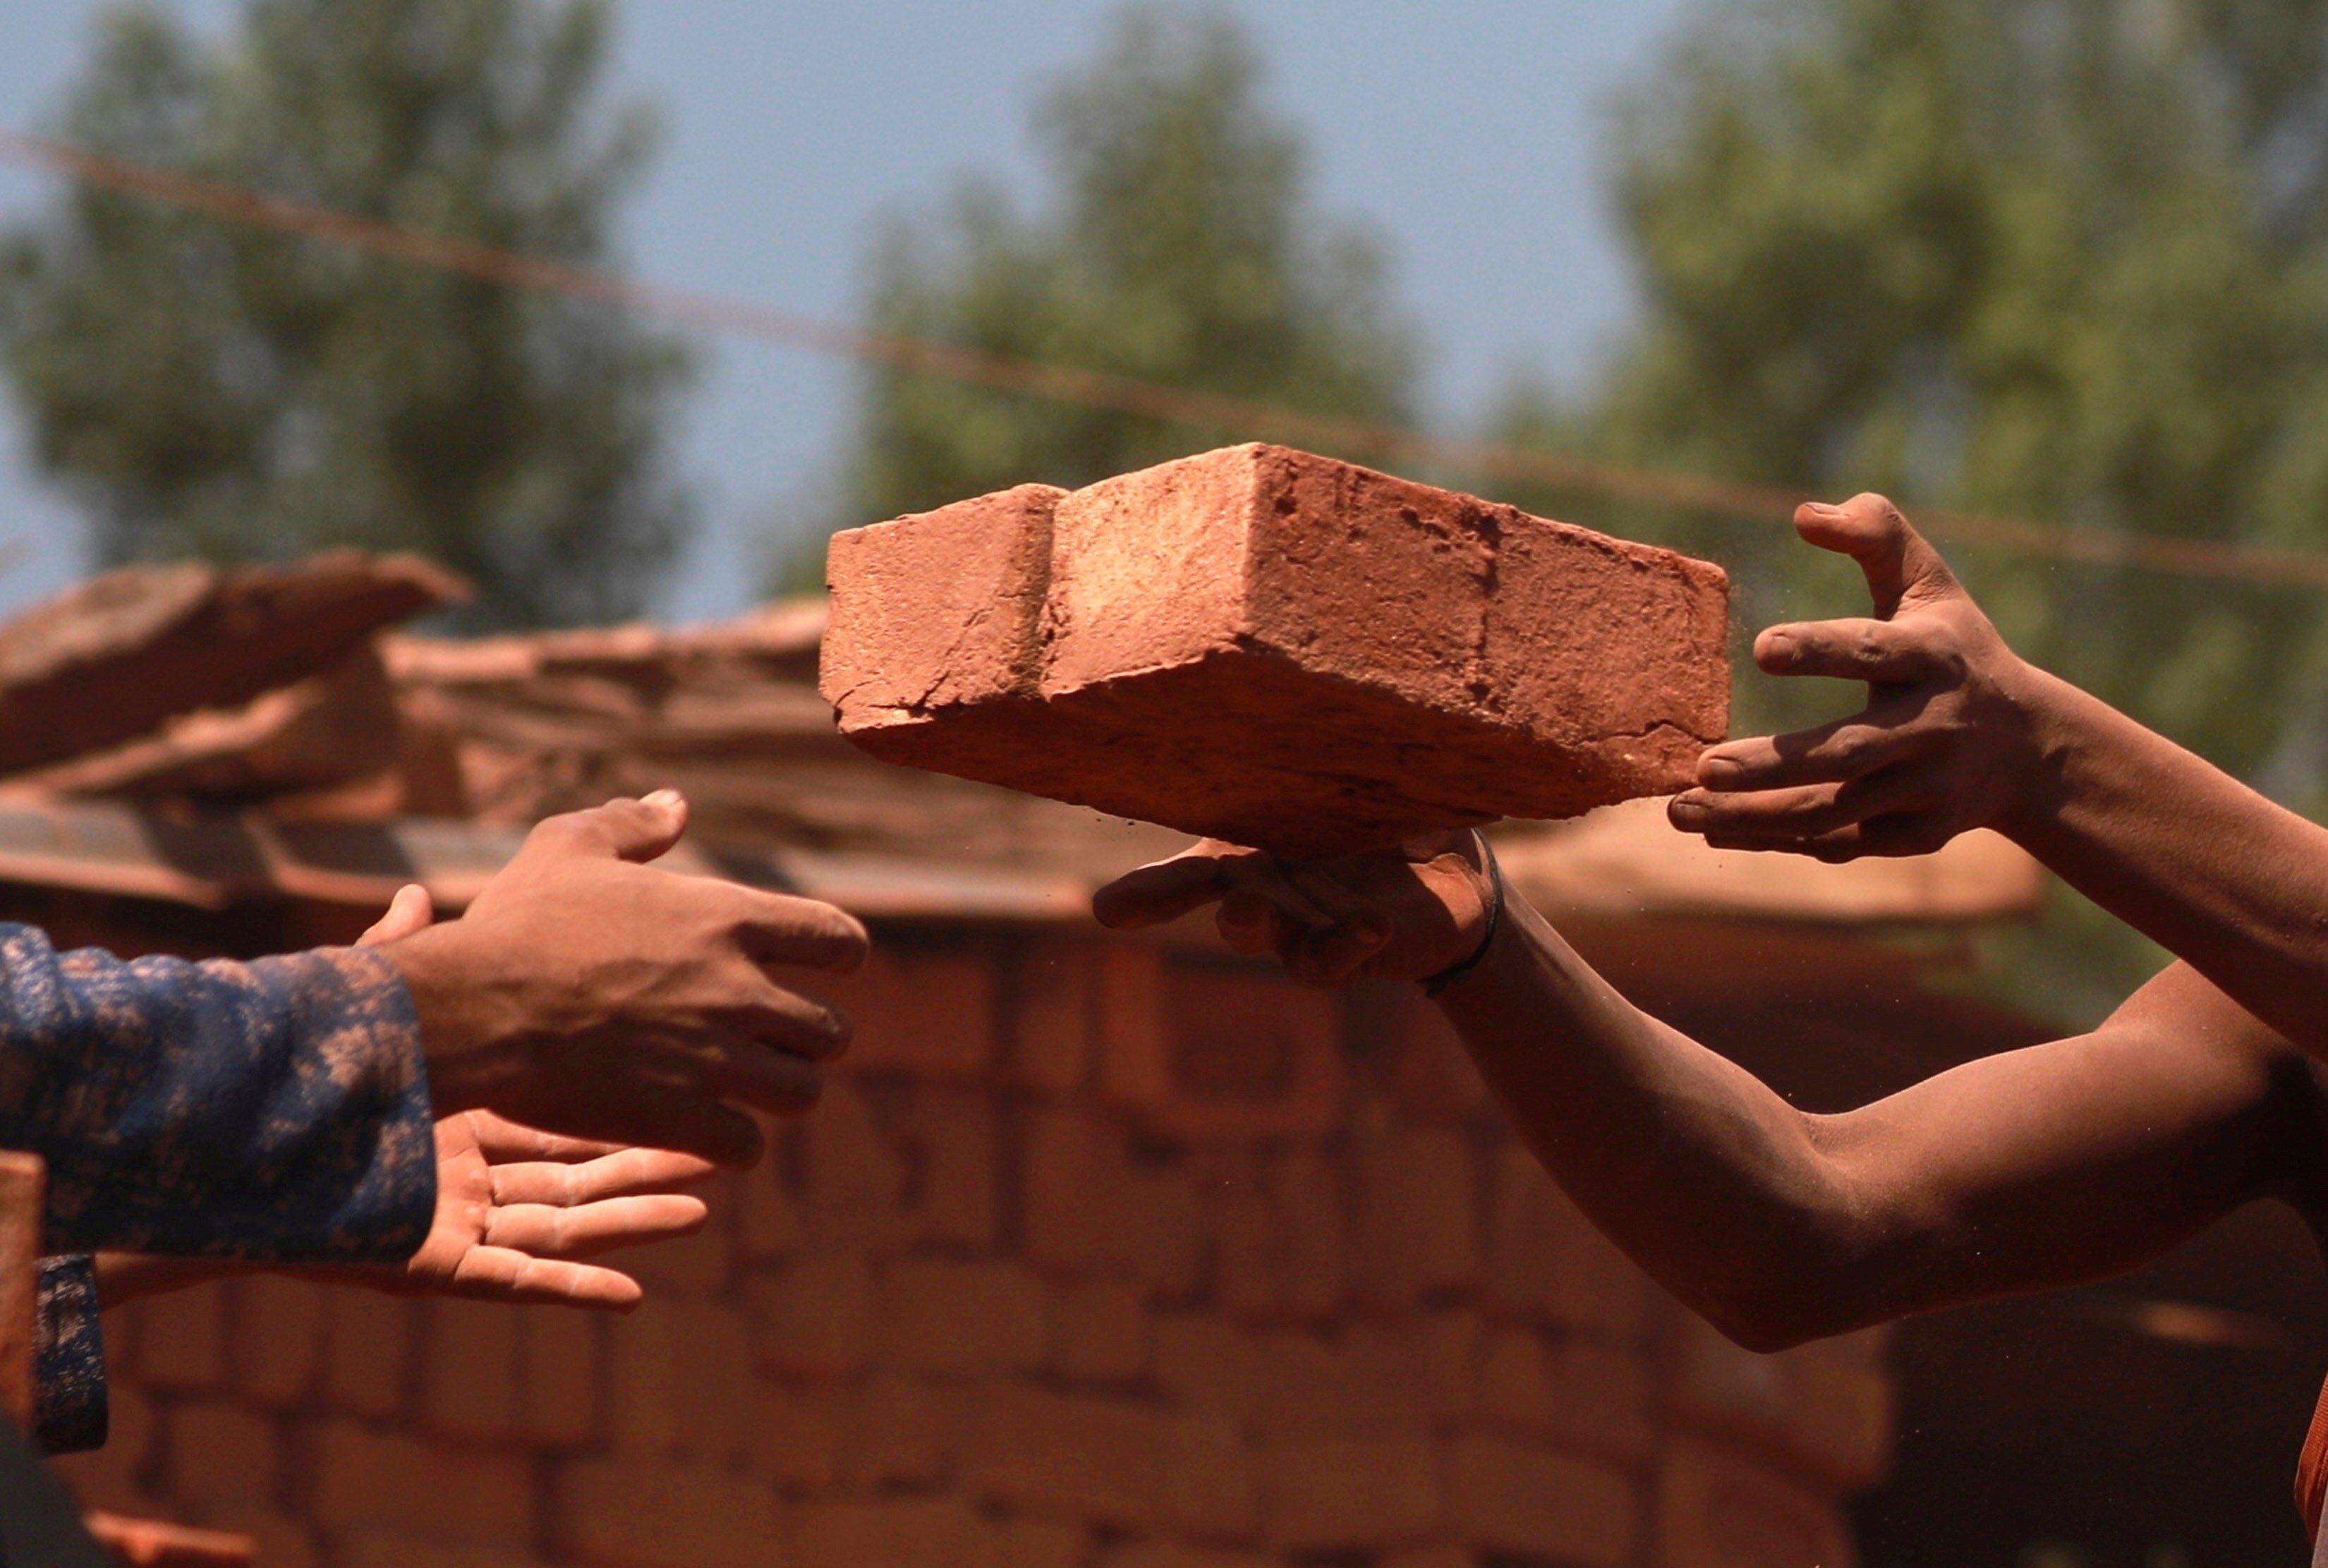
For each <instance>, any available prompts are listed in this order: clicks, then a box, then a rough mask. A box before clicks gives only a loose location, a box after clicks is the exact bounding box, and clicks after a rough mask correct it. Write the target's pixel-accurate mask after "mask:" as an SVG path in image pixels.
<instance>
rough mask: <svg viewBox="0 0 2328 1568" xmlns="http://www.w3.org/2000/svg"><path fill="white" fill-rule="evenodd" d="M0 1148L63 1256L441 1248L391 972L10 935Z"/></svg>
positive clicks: (384, 966) (2, 984)
mask: <svg viewBox="0 0 2328 1568" xmlns="http://www.w3.org/2000/svg"><path fill="white" fill-rule="evenodd" d="M0 1148H11V1149H24V1150H32V1151H33V1153H36V1154H39V1155H41V1156H42V1157H43V1158H44V1159H45V1160H47V1161H48V1166H49V1199H48V1216H47V1220H48V1228H47V1233H46V1242H47V1244H48V1246H49V1247H50V1248H51V1249H52V1250H55V1251H59V1252H65V1251H73V1252H80V1251H92V1252H93V1251H97V1250H99V1249H101V1248H108V1247H115V1248H120V1249H123V1250H125V1251H129V1252H145V1253H177V1254H182V1255H197V1256H216V1257H241V1258H251V1259H257V1260H265V1261H274V1262H286V1263H396V1262H401V1261H402V1260H403V1259H405V1258H407V1257H408V1256H410V1255H411V1253H413V1251H414V1250H415V1249H416V1248H418V1246H419V1244H420V1243H421V1241H422V1240H423V1238H425V1237H426V1236H427V1234H428V1225H429V1220H430V1217H431V1216H432V1214H433V1212H434V1210H435V1207H436V1145H435V1139H434V1133H433V1131H432V1123H431V1119H430V1115H429V1106H428V1085H427V1075H426V1074H425V1072H424V1070H423V1068H422V1065H421V1056H420V1031H419V1025H418V1021H417V1020H416V1019H414V1017H413V1012H412V1002H411V999H410V997H409V996H408V994H407V992H406V991H405V988H404V981H403V977H402V976H401V975H400V974H399V972H397V969H396V966H395V964H394V963H393V962H390V960H389V958H388V957H387V955H385V954H384V953H378V952H374V951H371V950H370V949H365V948H323V949H318V950H316V951H314V952H312V953H292V954H289V955H287V956H284V957H279V958H262V959H259V960H258V961H256V962H250V963H230V962H224V961H211V962H203V963H189V962H184V961H183V960H181V959H174V958H140V959H136V960H131V961H127V962H125V961H123V960H121V959H118V958H115V957H113V956H112V955H111V954H109V953H100V952H97V951H94V950H83V951H80V952H75V953H58V952H56V950H55V949H54V948H53V947H52V946H51V945H50V944H49V942H48V939H47V938H46V937H45V936H43V935H42V934H41V933H40V932H38V931H35V930H33V929H31V928H30V927H27V926H22V925H0Z"/></svg>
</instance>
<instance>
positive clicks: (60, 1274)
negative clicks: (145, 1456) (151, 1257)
mask: <svg viewBox="0 0 2328 1568" xmlns="http://www.w3.org/2000/svg"><path fill="white" fill-rule="evenodd" d="M106 1422H107V1410H106V1397H105V1333H104V1330H103V1329H102V1328H101V1327H100V1326H99V1322H98V1310H97V1263H96V1260H95V1259H93V1258H91V1257H90V1256H89V1254H88V1253H72V1254H71V1255H70V1256H66V1257H53V1258H42V1260H41V1283H40V1294H39V1297H38V1304H37V1307H36V1309H35V1318H34V1323H33V1432H32V1437H33V1444H34V1446H35V1447H37V1448H39V1449H40V1450H41V1451H42V1452H43V1453H78V1452H80V1451H82V1450H84V1449H92V1448H103V1447H104V1446H105V1432H106Z"/></svg>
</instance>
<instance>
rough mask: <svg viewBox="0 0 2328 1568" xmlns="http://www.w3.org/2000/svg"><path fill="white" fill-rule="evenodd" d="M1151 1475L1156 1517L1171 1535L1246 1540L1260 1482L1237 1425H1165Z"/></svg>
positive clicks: (1187, 1418)
mask: <svg viewBox="0 0 2328 1568" xmlns="http://www.w3.org/2000/svg"><path fill="white" fill-rule="evenodd" d="M1161 1458H1162V1462H1161V1465H1160V1468H1159V1471H1158V1475H1157V1482H1156V1485H1157V1512H1158V1516H1159V1519H1160V1520H1161V1521H1162V1523H1163V1525H1164V1526H1165V1527H1166V1528H1167V1529H1168V1530H1170V1531H1171V1532H1172V1533H1174V1534H1176V1535H1193V1536H1196V1537H1197V1538H1198V1539H1200V1540H1240V1539H1244V1538H1245V1537H1247V1536H1250V1535H1252V1534H1253V1529H1254V1527H1255V1526H1256V1525H1257V1524H1258V1523H1259V1521H1260V1517H1261V1478H1260V1474H1259V1472H1258V1469H1257V1467H1256V1466H1255V1463H1254V1460H1253V1454H1252V1453H1251V1452H1250V1451H1248V1450H1247V1449H1246V1447H1245V1443H1244V1435H1243V1433H1242V1432H1240V1431H1239V1429H1238V1426H1237V1423H1236V1422H1233V1421H1230V1420H1227V1419H1226V1418H1225V1417H1222V1416H1217V1415H1182V1416H1177V1417H1175V1418H1173V1419H1172V1420H1171V1421H1169V1422H1167V1423H1166V1424H1165V1427H1164V1432H1163V1451H1162V1456H1161Z"/></svg>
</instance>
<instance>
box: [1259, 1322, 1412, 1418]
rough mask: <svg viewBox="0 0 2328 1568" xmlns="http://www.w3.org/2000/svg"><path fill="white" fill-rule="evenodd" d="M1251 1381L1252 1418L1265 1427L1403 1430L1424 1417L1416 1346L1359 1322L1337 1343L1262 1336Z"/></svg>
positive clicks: (1292, 1335)
mask: <svg viewBox="0 0 2328 1568" xmlns="http://www.w3.org/2000/svg"><path fill="white" fill-rule="evenodd" d="M1255 1381H1256V1385H1257V1388H1256V1392H1257V1394H1258V1395H1259V1403H1258V1406H1257V1409H1256V1412H1255V1415H1256V1420H1257V1422H1258V1424H1259V1425H1260V1426H1261V1428H1262V1429H1263V1431H1265V1432H1277V1433H1292V1432H1301V1433H1311V1434H1332V1435H1341V1436H1347V1435H1351V1434H1356V1433H1366V1434H1371V1435H1379V1434H1385V1433H1394V1434H1403V1433H1404V1432H1410V1431H1412V1430H1413V1429H1416V1428H1418V1427H1421V1426H1422V1425H1424V1424H1426V1423H1428V1422H1429V1421H1430V1419H1431V1404H1432V1400H1431V1396H1430V1390H1429V1378H1428V1369H1427V1367H1426V1366H1425V1364H1424V1362H1423V1359H1422V1354H1421V1350H1420V1347H1418V1346H1417V1345H1416V1344H1415V1343H1414V1342H1413V1339H1412V1338H1411V1337H1410V1336H1407V1335H1404V1334H1400V1333H1395V1332H1390V1331H1386V1330H1384V1329H1378V1328H1375V1327H1372V1326H1369V1325H1366V1324H1359V1325H1356V1326H1354V1327H1353V1328H1351V1329H1349V1330H1348V1331H1347V1332H1346V1333H1345V1334H1344V1335H1343V1336H1342V1337H1341V1338H1339V1339H1338V1340H1329V1339H1326V1338H1320V1337H1319V1336H1317V1335H1313V1334H1303V1333H1294V1332H1285V1333H1279V1334H1272V1335H1270V1336H1268V1337H1267V1338H1265V1339H1263V1342H1262V1357H1261V1365H1260V1366H1259V1369H1258V1372H1257V1375H1256V1379H1255Z"/></svg>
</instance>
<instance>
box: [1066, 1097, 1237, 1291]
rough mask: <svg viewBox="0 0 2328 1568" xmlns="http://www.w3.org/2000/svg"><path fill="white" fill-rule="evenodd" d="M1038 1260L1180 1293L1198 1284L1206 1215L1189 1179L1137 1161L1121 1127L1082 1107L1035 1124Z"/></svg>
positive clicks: (1174, 1171) (1076, 1271) (1071, 1271)
mask: <svg viewBox="0 0 2328 1568" xmlns="http://www.w3.org/2000/svg"><path fill="white" fill-rule="evenodd" d="M1024 1136H1025V1144H1024V1149H1023V1165H1022V1170H1021V1181H1022V1184H1023V1191H1022V1203H1023V1205H1024V1213H1023V1220H1024V1225H1025V1233H1026V1253H1027V1257H1028V1261H1029V1262H1030V1263H1034V1264H1035V1265H1036V1266H1037V1268H1041V1269H1046V1270H1052V1271H1056V1272H1070V1273H1083V1272H1116V1273H1122V1274H1126V1275H1129V1276H1131V1277H1132V1278H1134V1279H1137V1280H1140V1281H1141V1282H1145V1283H1147V1284H1149V1285H1150V1286H1152V1287H1154V1288H1155V1289H1157V1290H1159V1291H1162V1292H1164V1293H1166V1294H1169V1295H1178V1294H1181V1293H1183V1292H1185V1291H1187V1290H1188V1289H1190V1288H1191V1287H1192V1286H1193V1285H1194V1284H1195V1282H1196V1277H1197V1264H1198V1262H1199V1260H1200V1257H1201V1251H1202V1245H1203V1240H1204V1235H1203V1231H1204V1224H1203V1216H1201V1215H1200V1214H1199V1213H1198V1211H1197V1195H1196V1193H1195V1191H1194V1189H1193V1188H1191V1187H1190V1186H1189V1184H1188V1181H1187V1177H1186V1176H1185V1175H1184V1174H1183V1173H1181V1172H1180V1171H1178V1170H1174V1169H1145V1168H1141V1167H1140V1166H1138V1165H1136V1164H1135V1163H1134V1162H1133V1160H1131V1155H1130V1151H1129V1150H1128V1149H1127V1147H1126V1143H1125V1138H1124V1133H1123V1131H1122V1129H1121V1128H1119V1127H1116V1126H1114V1125H1113V1124H1112V1123H1111V1122H1106V1121H1103V1120H1102V1119H1101V1118H1099V1117H1096V1116H1094V1115H1091V1114H1089V1113H1085V1112H1083V1111H1079V1110H1068V1109H1065V1108H1061V1109H1046V1110H1041V1111H1038V1112H1037V1113H1035V1114H1034V1115H1033V1116H1031V1117H1030V1118H1029V1119H1028V1123H1027V1129H1026V1132H1025V1134H1024Z"/></svg>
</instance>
